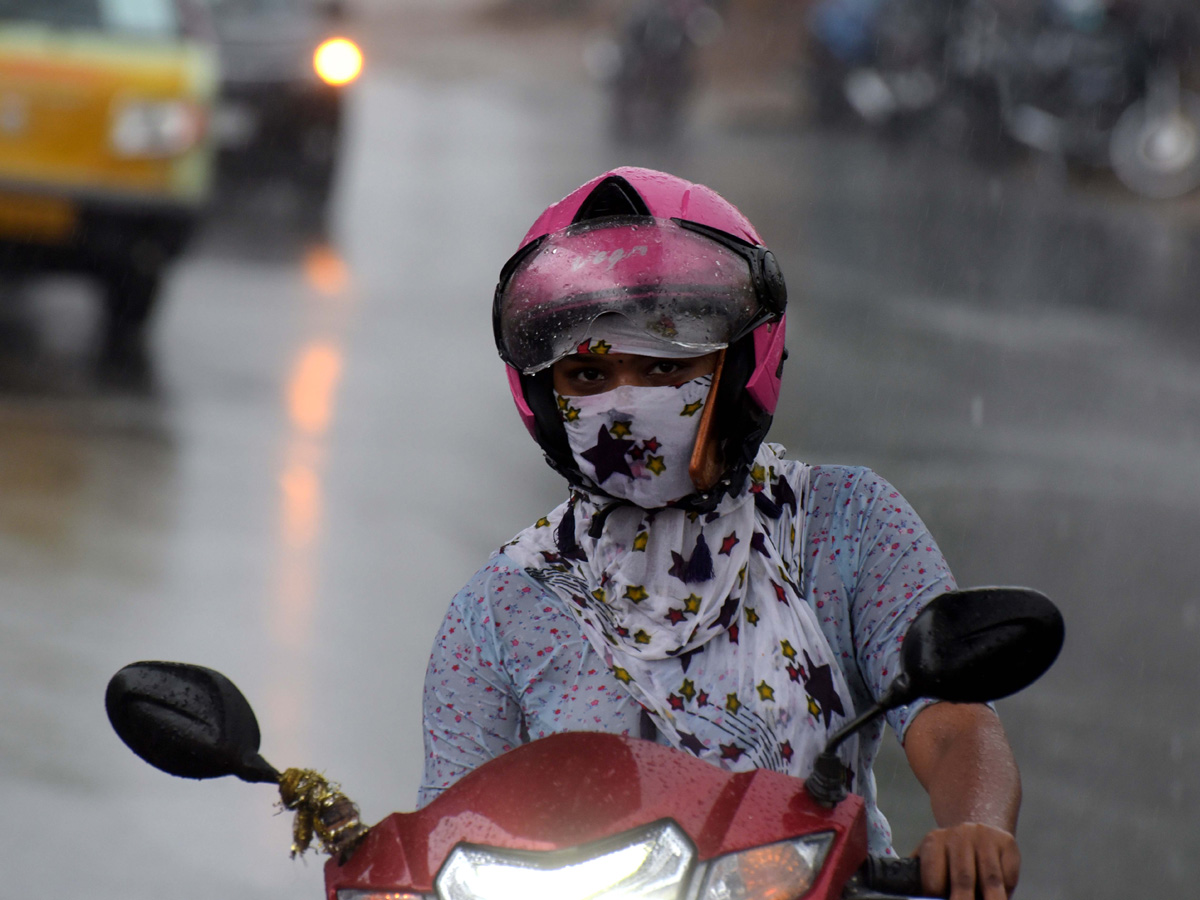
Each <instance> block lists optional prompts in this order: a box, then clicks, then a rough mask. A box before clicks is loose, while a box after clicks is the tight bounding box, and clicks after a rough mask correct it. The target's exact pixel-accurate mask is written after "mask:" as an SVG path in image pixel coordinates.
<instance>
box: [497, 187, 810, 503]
mask: <svg viewBox="0 0 1200 900" xmlns="http://www.w3.org/2000/svg"><path fill="white" fill-rule="evenodd" d="M786 306H787V289H786V287H785V285H784V281H783V275H782V273H781V272H780V270H779V266H778V265H777V264H776V262H775V257H774V256H773V255H772V254H771V251H769V250H767V248H766V247H764V246H763V243H762V239H761V238H760V237H759V236H758V233H757V232H756V231H755V230H754V226H753V225H751V224H750V222H749V220H748V219H746V217H745V216H743V215H742V214H741V213H740V212H739V211H738V210H737V208H736V207H734V206H733V204H731V203H729V202H728V201H727V200H725V199H724V198H723V197H721V196H720V195H719V194H717V193H716V192H715V191H713V190H711V189H709V188H707V187H704V186H703V185H698V184H692V183H691V182H688V181H685V180H683V179H681V178H677V177H675V176H673V175H668V174H666V173H664V172H656V171H653V170H650V169H639V168H632V167H624V168H619V169H614V170H612V171H611V172H606V173H604V174H603V175H600V176H599V177H597V178H594V179H592V180H591V181H589V182H588V183H587V184H585V185H583V186H582V187H580V188H578V189H576V190H575V191H572V192H571V193H570V194H568V195H567V196H566V197H565V198H563V199H562V200H560V201H559V202H558V203H555V204H554V205H552V206H551V207H549V208H548V209H547V210H546V211H545V212H543V213H542V214H541V215H540V216H539V217H538V219H537V221H536V222H534V224H533V227H532V228H530V229H529V232H528V233H527V234H526V235H525V237H524V239H523V240H522V241H521V246H520V248H519V249H518V250H517V253H516V254H515V255H514V256H513V257H512V258H511V259H510V260H509V261H508V262H507V263H506V264H505V266H504V268H503V269H502V271H501V273H500V281H499V283H498V284H497V286H496V294H495V301H494V304H493V309H492V320H493V326H494V329H495V337H496V347H497V349H498V350H499V352H500V356H501V358H502V359H503V360H504V361H505V363H506V364H507V367H508V382H509V387H510V388H511V390H512V394H513V400H514V401H515V402H516V405H517V410H518V412H519V413H520V415H521V419H522V421H523V422H524V423H525V427H526V428H528V429H529V432H530V434H531V435H532V436H533V438H534V440H536V441H537V442H538V444H540V445H541V447H542V449H543V450H545V451H546V456H547V460H548V461H549V462H550V464H551V465H552V466H553V467H554V468H555V469H557V470H558V471H560V472H561V473H562V474H563V475H565V476H566V477H567V478H568V480H569V481H571V482H572V483H573V484H578V485H583V486H585V487H588V488H589V489H593V490H594V489H595V486H594V485H591V484H588V483H587V481H586V479H585V478H584V477H583V476H582V475H581V474H580V473H579V472H578V470H577V469H576V467H575V463H574V459H573V457H572V456H571V453H570V449H569V447H568V446H567V441H566V433H565V431H564V429H563V426H562V422H561V420H560V419H559V415H558V411H557V407H556V405H555V403H554V400H553V394H552V388H551V378H550V372H549V367H550V366H551V365H553V364H554V363H555V362H556V361H558V360H559V359H561V358H563V357H564V356H567V355H569V354H571V353H575V352H577V349H578V347H579V346H580V345H586V343H587V341H588V340H589V339H590V332H591V330H592V329H593V327H595V326H596V322H597V320H598V319H601V318H602V317H603V319H604V322H605V323H612V322H613V321H614V320H615V321H619V322H620V325H621V331H622V333H625V334H631V333H632V334H635V335H640V336H641V337H642V338H643V339H644V341H645V342H646V344H647V346H648V347H649V348H650V349H647V353H649V354H650V355H663V356H671V355H674V356H679V355H693V356H699V355H702V354H705V353H709V352H711V351H713V350H717V349H721V348H727V349H726V356H725V365H724V370H723V375H722V378H721V383H720V388H719V389H718V397H717V407H716V415H717V417H718V418H717V425H718V433H719V435H720V436H721V441H722V454H723V458H724V460H725V463H726V476H725V478H724V479H722V482H721V484H719V485H718V488H721V487H722V486H723V487H724V488H725V489H730V487H731V486H732V489H736V488H737V487H738V486H740V483H741V481H742V480H743V479H744V477H745V469H746V467H748V465H749V464H750V461H751V460H753V458H754V455H755V453H756V452H757V450H758V446H759V444H760V443H761V442H762V439H763V437H764V436H765V434H766V431H767V428H768V427H769V426H770V422H771V417H772V415H773V414H774V412H775V407H776V404H777V403H778V400H779V382H780V374H781V372H782V369H783V359H784V356H785V351H784V331H785V314H784V310H785V308H786ZM654 347H658V348H659V349H660V350H661V352H656V351H655V350H654V349H653V348H654ZM721 492H723V491H718V489H714V491H711V492H707V493H708V494H715V495H716V496H719V494H720V493H721Z"/></svg>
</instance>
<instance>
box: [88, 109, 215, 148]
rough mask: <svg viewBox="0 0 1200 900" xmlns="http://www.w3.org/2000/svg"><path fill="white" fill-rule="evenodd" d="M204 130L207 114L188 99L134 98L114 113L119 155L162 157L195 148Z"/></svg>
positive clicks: (114, 138) (115, 144)
mask: <svg viewBox="0 0 1200 900" xmlns="http://www.w3.org/2000/svg"><path fill="white" fill-rule="evenodd" d="M203 133H204V114H203V113H202V112H201V110H200V108H199V107H198V106H196V104H194V103H191V102H189V101H187V100H130V101H126V102H124V103H122V104H120V105H119V106H118V107H117V108H116V111H115V112H114V114H113V120H112V131H111V134H110V143H111V144H112V149H113V151H114V152H115V153H116V154H117V155H118V156H124V157H152V158H161V157H168V156H179V155H181V154H184V153H186V152H187V151H188V150H191V149H192V148H193V147H195V146H196V144H197V143H198V142H199V140H200V138H201V136H202V135H203Z"/></svg>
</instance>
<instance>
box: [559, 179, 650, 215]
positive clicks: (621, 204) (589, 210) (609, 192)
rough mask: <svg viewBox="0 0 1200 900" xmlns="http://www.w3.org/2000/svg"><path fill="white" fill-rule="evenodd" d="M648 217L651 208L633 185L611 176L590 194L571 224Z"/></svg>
mask: <svg viewBox="0 0 1200 900" xmlns="http://www.w3.org/2000/svg"><path fill="white" fill-rule="evenodd" d="M648 215H650V208H649V207H648V206H646V201H645V200H643V199H642V197H641V195H640V194H639V193H638V192H637V191H636V190H634V188H633V185H631V184H630V183H629V182H628V181H626V180H625V179H624V178H622V177H621V176H620V175H610V176H609V177H608V178H605V179H604V180H603V181H602V182H600V183H599V184H598V185H596V187H595V188H594V189H593V190H592V192H591V193H590V194H588V196H587V199H586V200H584V201H583V203H582V204H581V205H580V207H579V212H577V213H575V218H574V219H573V220H572V222H571V224H572V225H577V224H579V223H580V222H586V221H588V220H589V219H607V218H609V217H610V216H648Z"/></svg>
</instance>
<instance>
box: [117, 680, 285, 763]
mask: <svg viewBox="0 0 1200 900" xmlns="http://www.w3.org/2000/svg"><path fill="white" fill-rule="evenodd" d="M104 706H105V709H106V710H107V711H108V720H109V722H111V723H112V727H113V730H114V731H116V732H117V735H118V736H119V737H120V738H121V740H123V741H124V742H125V744H126V745H127V746H128V747H129V749H130V750H132V751H133V752H134V753H136V754H137V755H138V756H140V757H141V758H142V759H144V760H145V761H146V762H148V763H150V765H152V766H154V767H155V768H156V769H161V770H162V771H164V772H167V773H168V774H171V775H178V776H180V777H182V778H220V777H222V776H224V775H236V776H237V777H238V778H240V779H242V780H243V781H249V782H271V783H275V782H278V781H279V773H278V772H276V771H275V769H274V768H273V767H272V766H271V765H270V764H269V763H268V762H267V761H266V760H265V759H263V758H262V757H261V756H260V755H259V753H258V746H259V741H260V740H261V738H260V735H259V730H258V720H257V719H255V717H254V711H253V710H252V709H251V708H250V704H249V703H248V702H247V701H246V698H245V697H244V696H242V692H241V691H239V690H238V689H237V687H236V686H235V685H234V684H233V682H232V681H230V680H229V679H228V678H226V677H225V676H224V675H222V674H221V673H220V672H214V671H213V670H212V669H205V668H203V667H202V666H192V665H187V664H184V663H170V662H139V663H133V664H132V665H128V666H126V667H125V668H123V669H121V671H119V672H117V674H116V675H114V676H113V677H112V679H111V680H110V681H109V683H108V690H107V692H106V693H105V696H104Z"/></svg>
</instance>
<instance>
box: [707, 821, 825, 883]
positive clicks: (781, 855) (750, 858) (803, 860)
mask: <svg viewBox="0 0 1200 900" xmlns="http://www.w3.org/2000/svg"><path fill="white" fill-rule="evenodd" d="M832 843H833V832H822V833H821V834H812V835H808V836H807V837H803V838H800V839H799V840H794V841H783V842H781V843H778V844H768V845H767V846H765V847H755V848H754V849H753V850H746V851H743V852H742V853H730V854H729V855H728V856H722V857H721V858H720V859H715V860H713V861H712V863H710V864H709V868H708V875H707V876H706V877H705V879H704V888H703V889H702V890H701V892H700V900H795V898H797V897H800V896H801V895H802V894H804V892H805V891H807V890H808V889H809V888H811V887H812V886H813V882H814V881H816V880H817V875H819V874H820V872H821V866H822V865H824V863H825V855H826V854H827V853H828V852H829V846H830V844H832Z"/></svg>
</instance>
